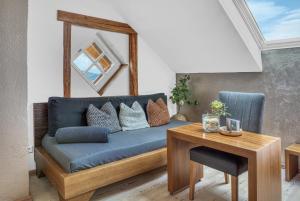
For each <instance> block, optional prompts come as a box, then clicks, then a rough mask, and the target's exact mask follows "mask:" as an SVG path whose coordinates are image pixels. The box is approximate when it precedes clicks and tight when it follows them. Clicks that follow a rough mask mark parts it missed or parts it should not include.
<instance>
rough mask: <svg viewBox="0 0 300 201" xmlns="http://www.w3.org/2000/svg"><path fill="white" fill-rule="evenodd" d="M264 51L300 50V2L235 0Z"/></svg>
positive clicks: (293, 0)
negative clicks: (290, 48)
mask: <svg viewBox="0 0 300 201" xmlns="http://www.w3.org/2000/svg"><path fill="white" fill-rule="evenodd" d="M233 2H234V3H235V5H236V7H237V8H238V10H239V11H240V14H241V15H242V17H243V20H244V21H245V23H246V24H247V26H248V28H249V30H250V32H251V33H252V35H253V37H254V38H255V40H256V41H257V43H258V44H259V46H260V47H261V48H262V49H276V48H286V47H299V46H300V1H299V0H233Z"/></svg>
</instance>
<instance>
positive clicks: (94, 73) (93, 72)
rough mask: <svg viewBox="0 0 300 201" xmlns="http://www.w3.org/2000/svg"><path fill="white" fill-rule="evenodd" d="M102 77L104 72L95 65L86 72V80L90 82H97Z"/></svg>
mask: <svg viewBox="0 0 300 201" xmlns="http://www.w3.org/2000/svg"><path fill="white" fill-rule="evenodd" d="M101 76H102V72H101V70H100V69H99V68H98V67H97V66H95V65H93V66H92V67H91V68H90V69H89V70H88V71H87V72H86V78H87V79H88V80H89V81H92V82H94V81H96V80H97V79H98V78H99V77H101Z"/></svg>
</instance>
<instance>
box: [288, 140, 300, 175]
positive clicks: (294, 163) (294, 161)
mask: <svg viewBox="0 0 300 201" xmlns="http://www.w3.org/2000/svg"><path fill="white" fill-rule="evenodd" d="M299 156H300V144H292V145H290V146H288V147H287V148H286V149H285V180H286V181H291V179H293V178H294V177H295V176H296V175H297V174H298V173H299V167H298V164H299Z"/></svg>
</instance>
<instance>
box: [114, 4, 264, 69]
mask: <svg viewBox="0 0 300 201" xmlns="http://www.w3.org/2000/svg"><path fill="white" fill-rule="evenodd" d="M228 1H229V0H228ZM112 2H113V4H114V6H115V8H116V9H117V10H118V11H119V12H120V13H121V14H122V15H123V17H124V19H125V20H126V21H127V22H128V23H130V25H131V26H132V27H133V28H134V29H135V30H137V31H138V32H139V34H140V36H141V37H143V38H144V39H145V41H147V43H148V44H149V45H151V47H152V48H153V50H155V52H157V54H158V55H160V56H161V58H163V59H164V61H165V62H166V63H167V64H168V65H169V66H170V67H171V68H172V69H173V70H174V71H175V72H176V73H215V72H261V70H262V69H261V60H260V55H258V59H257V58H256V57H253V54H252V53H251V51H250V50H249V48H248V47H247V46H246V45H245V42H244V41H243V39H242V38H241V36H240V34H239V33H238V32H237V30H236V28H235V27H234V25H233V23H232V21H231V20H230V19H229V17H228V16H227V14H226V13H225V11H224V9H223V7H222V6H221V5H220V3H219V1H218V0H189V1H184V0H164V1H161V0H151V1H149V0H126V1H124V0H112ZM257 54H260V52H259V53H257V52H256V54H255V56H257ZM257 60H260V62H257Z"/></svg>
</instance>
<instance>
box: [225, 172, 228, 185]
mask: <svg viewBox="0 0 300 201" xmlns="http://www.w3.org/2000/svg"><path fill="white" fill-rule="evenodd" d="M224 178H225V184H228V183H229V175H228V174H227V173H225V172H224Z"/></svg>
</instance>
